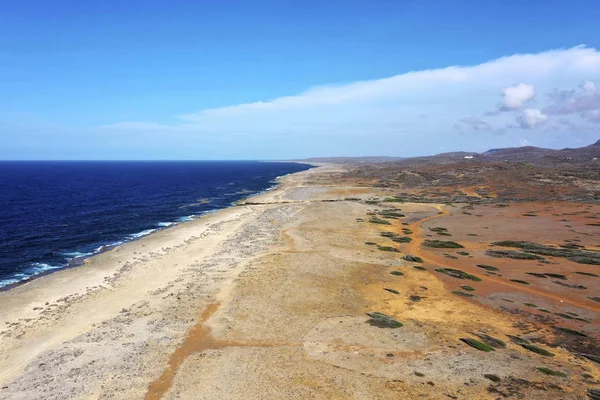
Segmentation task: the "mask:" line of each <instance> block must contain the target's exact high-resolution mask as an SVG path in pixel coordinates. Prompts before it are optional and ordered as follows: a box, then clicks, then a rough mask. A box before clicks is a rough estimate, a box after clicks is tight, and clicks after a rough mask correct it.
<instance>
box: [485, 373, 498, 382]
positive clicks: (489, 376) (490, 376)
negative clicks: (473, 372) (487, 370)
mask: <svg viewBox="0 0 600 400" xmlns="http://www.w3.org/2000/svg"><path fill="white" fill-rule="evenodd" d="M483 377H484V378H485V379H489V380H490V381H492V382H494V383H498V382H500V381H501V380H502V379H500V377H499V376H498V375H494V374H483Z"/></svg>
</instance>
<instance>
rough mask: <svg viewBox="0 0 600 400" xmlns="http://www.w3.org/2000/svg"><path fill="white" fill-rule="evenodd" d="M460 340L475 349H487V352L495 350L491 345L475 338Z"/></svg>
mask: <svg viewBox="0 0 600 400" xmlns="http://www.w3.org/2000/svg"><path fill="white" fill-rule="evenodd" d="M460 340H461V341H462V342H464V343H466V344H468V345H469V346H471V347H474V348H476V349H477V350H481V351H488V352H489V351H495V350H496V349H494V348H493V347H492V346H489V345H487V344H485V343H483V342H480V341H479V340H475V339H471V338H460Z"/></svg>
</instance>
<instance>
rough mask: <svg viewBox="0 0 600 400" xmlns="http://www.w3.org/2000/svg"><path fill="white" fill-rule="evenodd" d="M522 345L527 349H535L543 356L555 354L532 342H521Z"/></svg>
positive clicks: (535, 351)
mask: <svg viewBox="0 0 600 400" xmlns="http://www.w3.org/2000/svg"><path fill="white" fill-rule="evenodd" d="M521 347H523V348H525V349H527V350H529V351H533V352H534V353H537V354H539V355H541V356H544V357H554V354H552V353H550V352H549V351H548V350H546V349H542V348H541V347H538V346H536V345H534V344H531V343H524V344H521Z"/></svg>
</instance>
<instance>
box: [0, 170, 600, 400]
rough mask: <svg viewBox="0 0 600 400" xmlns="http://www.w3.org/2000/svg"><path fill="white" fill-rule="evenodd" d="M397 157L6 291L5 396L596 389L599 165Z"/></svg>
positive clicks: (568, 392) (333, 173)
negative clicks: (412, 161) (403, 162)
mask: <svg viewBox="0 0 600 400" xmlns="http://www.w3.org/2000/svg"><path fill="white" fill-rule="evenodd" d="M396 163H397V162H396V161H392V162H384V163H376V164H360V165H356V164H325V165H322V166H320V167H319V168H314V169H312V170H309V171H305V172H301V173H298V174H294V175H291V176H288V177H285V178H284V179H283V180H282V184H281V186H280V187H279V188H278V189H276V190H273V191H270V192H267V193H265V194H263V195H260V196H256V197H252V198H250V199H248V200H246V201H245V202H242V203H240V204H238V205H237V206H236V207H233V208H231V209H227V210H223V211H221V212H218V213H215V214H213V215H210V216H207V217H204V218H201V219H199V220H197V221H192V222H189V223H184V224H181V225H180V226H177V227H174V228H169V229H166V230H164V231H162V232H159V233H156V234H153V235H150V236H149V237H147V238H143V239H141V240H139V241H136V242H132V243H129V244H127V245H124V246H121V247H119V248H117V249H114V250H111V251H108V252H106V253H103V254H101V255H99V256H97V257H94V258H92V259H90V260H88V262H86V263H85V265H84V266H82V267H79V268H73V269H69V270H65V271H61V272H57V273H55V274H51V275H48V276H45V277H42V278H40V279H36V280H34V281H32V282H29V283H27V284H25V285H22V286H20V287H17V288H15V289H12V290H11V291H8V292H3V293H0V305H1V308H0V320H1V321H0V322H2V323H3V324H4V325H3V327H2V328H0V329H2V331H1V332H0V350H1V354H2V356H1V357H0V385H1V390H0V399H33V398H44V399H64V398H81V399H84V398H85V399H121V398H123V399H129V398H146V399H190V398H194V399H240V398H244V399H271V398H291V399H306V398H312V399H351V398H352V399H414V398H424V399H442V398H451V399H503V398H523V399H535V398H544V399H586V398H595V397H594V396H596V394H595V393H596V392H595V390H597V389H599V388H600V345H599V343H600V329H599V328H600V321H599V319H598V316H599V315H600V205H598V199H599V198H598V195H599V192H600V187H599V185H598V183H599V181H598V179H599V177H598V173H597V168H596V169H594V168H590V166H589V165H586V164H581V165H579V164H578V165H570V166H568V167H566V166H560V165H550V166H547V165H541V164H532V165H526V166H525V167H523V168H521V167H520V165H521V164H519V163H520V161H519V162H514V163H512V162H510V163H502V162H499V161H477V162H475V163H464V162H462V161H461V162H457V163H450V164H443V165H440V164H435V163H429V164H426V165H418V166H412V167H410V166H399V165H396ZM557 170H560V171H569V172H565V174H567V175H564V174H563V175H560V174H556V173H555V171H557ZM573 171H575V172H573ZM586 171H587V172H586ZM566 176H569V177H571V178H568V179H567V178H566ZM536 177H537V178H536Z"/></svg>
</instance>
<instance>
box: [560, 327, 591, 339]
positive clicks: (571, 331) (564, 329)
mask: <svg viewBox="0 0 600 400" xmlns="http://www.w3.org/2000/svg"><path fill="white" fill-rule="evenodd" d="M554 329H556V330H557V331H560V332H563V333H568V334H570V335H575V336H580V337H588V335H586V334H585V333H583V332H580V331H577V330H575V329H570V328H564V327H562V326H555V327H554Z"/></svg>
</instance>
